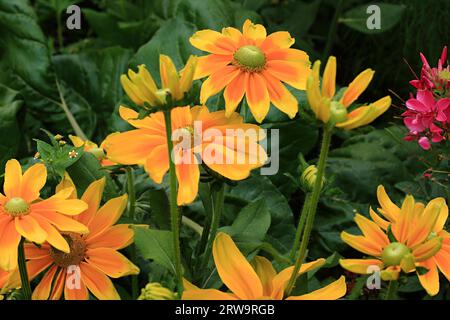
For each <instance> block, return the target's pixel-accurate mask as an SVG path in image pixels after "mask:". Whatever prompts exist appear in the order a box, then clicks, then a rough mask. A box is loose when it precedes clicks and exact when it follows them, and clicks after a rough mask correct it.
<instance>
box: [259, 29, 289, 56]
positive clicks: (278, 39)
mask: <svg viewBox="0 0 450 320" xmlns="http://www.w3.org/2000/svg"><path fill="white" fill-rule="evenodd" d="M294 43H295V39H294V38H292V37H291V35H290V33H289V32H287V31H277V32H274V33H271V34H269V35H268V36H267V38H266V39H265V40H264V41H263V42H262V43H261V49H262V50H263V51H264V52H265V53H266V55H267V54H269V53H270V52H271V51H273V50H277V49H287V48H289V47H291V46H292V45H293V44H294Z"/></svg>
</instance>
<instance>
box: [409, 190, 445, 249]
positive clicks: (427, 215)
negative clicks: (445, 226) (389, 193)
mask: <svg viewBox="0 0 450 320" xmlns="http://www.w3.org/2000/svg"><path fill="white" fill-rule="evenodd" d="M443 205H445V200H444V199H443V198H436V199H433V200H431V201H430V202H429V203H428V204H427V206H426V208H425V209H424V210H423V211H422V212H420V214H419V217H417V218H416V219H415V220H414V221H413V225H412V226H411V227H410V229H411V230H410V231H409V237H408V245H409V246H410V247H415V246H416V245H418V244H420V243H422V242H423V241H425V240H426V239H427V238H428V236H429V235H430V233H431V232H432V231H433V230H434V228H435V225H436V222H437V221H438V219H439V218H440V216H441V210H442V206H443ZM440 230H442V228H440Z"/></svg>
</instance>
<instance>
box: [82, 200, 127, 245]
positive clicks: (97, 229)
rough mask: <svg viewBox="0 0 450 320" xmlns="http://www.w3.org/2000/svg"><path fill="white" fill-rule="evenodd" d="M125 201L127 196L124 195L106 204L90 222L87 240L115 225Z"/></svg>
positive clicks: (125, 205) (125, 203)
mask: <svg viewBox="0 0 450 320" xmlns="http://www.w3.org/2000/svg"><path fill="white" fill-rule="evenodd" d="M127 201H128V196H127V195H126V194H124V195H122V196H120V197H117V198H113V199H111V200H109V201H108V202H106V203H105V204H104V205H103V206H102V207H101V208H100V209H99V210H98V211H97V214H96V215H95V216H94V218H93V219H92V220H91V223H90V224H89V231H90V233H89V235H88V238H89V237H93V236H95V235H96V234H99V233H101V232H103V231H105V230H107V229H108V228H110V227H111V226H112V225H113V224H115V223H116V222H117V220H119V218H120V216H121V215H122V213H123V211H124V210H125V208H126V207H127Z"/></svg>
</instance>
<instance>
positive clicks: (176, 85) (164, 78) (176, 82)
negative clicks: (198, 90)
mask: <svg viewBox="0 0 450 320" xmlns="http://www.w3.org/2000/svg"><path fill="white" fill-rule="evenodd" d="M159 73H160V76H161V86H162V88H163V89H165V88H168V89H169V90H170V94H171V95H172V97H173V100H175V101H177V100H181V99H182V98H183V94H182V92H181V91H180V78H179V77H178V72H177V69H176V67H175V65H174V64H173V61H172V59H170V57H168V56H166V55H163V54H161V55H160V56H159Z"/></svg>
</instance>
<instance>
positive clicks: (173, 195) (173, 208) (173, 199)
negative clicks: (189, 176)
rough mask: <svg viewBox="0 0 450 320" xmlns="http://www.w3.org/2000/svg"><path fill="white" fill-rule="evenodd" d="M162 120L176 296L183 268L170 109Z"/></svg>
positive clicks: (181, 283)
mask: <svg viewBox="0 0 450 320" xmlns="http://www.w3.org/2000/svg"><path fill="white" fill-rule="evenodd" d="M164 121H165V124H166V138H167V149H168V152H169V187H170V197H169V202H170V220H171V224H172V237H173V246H174V253H175V261H174V264H175V273H176V277H177V286H178V297H180V298H181V296H182V295H183V268H182V265H181V249H180V218H179V213H178V205H177V176H176V172H175V163H174V162H173V158H172V150H173V141H172V119H171V110H170V109H166V110H164Z"/></svg>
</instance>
